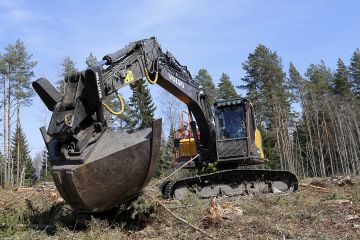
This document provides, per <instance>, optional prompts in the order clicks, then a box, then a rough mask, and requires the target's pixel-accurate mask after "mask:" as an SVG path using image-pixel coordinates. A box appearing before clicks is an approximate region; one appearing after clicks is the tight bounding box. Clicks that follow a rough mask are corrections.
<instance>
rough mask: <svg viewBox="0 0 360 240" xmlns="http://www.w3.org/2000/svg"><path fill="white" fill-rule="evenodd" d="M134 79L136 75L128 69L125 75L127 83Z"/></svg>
mask: <svg viewBox="0 0 360 240" xmlns="http://www.w3.org/2000/svg"><path fill="white" fill-rule="evenodd" d="M133 80H134V75H133V73H132V71H131V70H128V71H127V72H126V75H125V83H130V82H132V81H133Z"/></svg>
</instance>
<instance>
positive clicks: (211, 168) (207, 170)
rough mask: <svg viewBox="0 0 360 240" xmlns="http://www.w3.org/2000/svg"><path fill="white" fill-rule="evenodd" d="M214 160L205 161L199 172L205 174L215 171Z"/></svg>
mask: <svg viewBox="0 0 360 240" xmlns="http://www.w3.org/2000/svg"><path fill="white" fill-rule="evenodd" d="M216 165H217V164H216V162H215V163H206V164H205V165H204V166H203V167H202V168H201V170H200V172H199V174H205V173H213V172H216V171H217V167H216Z"/></svg>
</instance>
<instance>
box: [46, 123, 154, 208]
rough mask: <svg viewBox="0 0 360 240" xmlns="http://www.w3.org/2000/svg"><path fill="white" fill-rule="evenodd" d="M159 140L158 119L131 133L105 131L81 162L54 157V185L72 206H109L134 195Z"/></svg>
mask: <svg viewBox="0 0 360 240" xmlns="http://www.w3.org/2000/svg"><path fill="white" fill-rule="evenodd" d="M160 140H161V119H158V120H155V121H154V122H153V126H152V128H147V129H144V130H141V131H139V132H135V133H133V134H127V133H124V132H111V131H106V132H104V133H103V135H102V136H101V138H100V139H99V140H98V141H97V142H95V143H94V144H93V146H92V145H91V146H90V147H89V148H88V149H87V150H86V151H88V153H87V154H88V155H87V156H88V157H87V158H86V159H85V161H84V163H81V164H59V163H57V162H56V161H53V164H54V165H53V168H52V176H53V178H54V181H55V184H56V187H57V189H58V191H59V193H60V194H61V196H62V197H63V198H64V199H65V201H66V202H67V203H68V204H70V205H71V206H72V207H73V208H75V209H77V210H80V211H86V212H102V211H105V210H108V209H112V208H114V207H116V206H119V205H120V204H122V203H124V202H126V201H127V200H129V199H131V198H134V197H136V196H137V195H138V194H139V192H141V190H142V189H143V188H144V187H145V186H146V185H147V183H148V182H149V180H150V178H151V176H152V175H153V173H154V170H155V167H156V164H157V160H158V154H159V149H160Z"/></svg>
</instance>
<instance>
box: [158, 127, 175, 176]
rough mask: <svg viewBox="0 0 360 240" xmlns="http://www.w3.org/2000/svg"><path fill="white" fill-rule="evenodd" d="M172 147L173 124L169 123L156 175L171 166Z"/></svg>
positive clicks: (161, 173) (164, 171)
mask: <svg viewBox="0 0 360 240" xmlns="http://www.w3.org/2000/svg"><path fill="white" fill-rule="evenodd" d="M173 147H174V125H173V124H171V125H170V131H169V136H168V139H167V141H166V145H165V146H164V149H163V150H162V152H161V155H160V160H159V164H158V167H157V169H156V176H162V175H163V174H164V173H166V171H168V170H169V169H170V168H171V166H172V161H173V153H172V150H173Z"/></svg>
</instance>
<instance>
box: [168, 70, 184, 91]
mask: <svg viewBox="0 0 360 240" xmlns="http://www.w3.org/2000/svg"><path fill="white" fill-rule="evenodd" d="M169 79H170V80H171V81H173V82H174V83H175V84H177V85H179V86H180V87H181V88H185V84H184V83H183V82H182V81H181V80H180V79H178V78H177V77H175V76H173V75H171V74H170V73H169Z"/></svg>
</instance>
